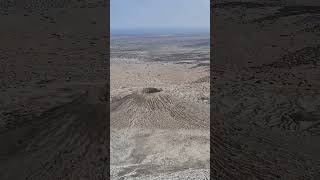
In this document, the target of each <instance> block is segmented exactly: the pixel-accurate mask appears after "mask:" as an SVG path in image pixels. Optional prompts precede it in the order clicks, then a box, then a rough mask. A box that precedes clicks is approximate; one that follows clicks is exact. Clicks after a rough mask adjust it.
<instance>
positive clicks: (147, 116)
mask: <svg viewBox="0 0 320 180" xmlns="http://www.w3.org/2000/svg"><path fill="white" fill-rule="evenodd" d="M111 127H114V128H127V127H135V128H160V129H162V128H163V129H175V128H177V129H195V128H196V129H198V128H200V129H209V115H208V111H205V109H204V108H201V107H200V106H197V105H195V104H190V103H187V102H184V101H181V100H179V99H177V98H175V97H173V96H171V95H170V94H168V93H165V92H164V91H162V89H158V88H144V89H142V90H140V91H137V92H134V93H132V94H129V95H127V96H125V97H123V98H121V99H118V100H115V101H113V102H112V103H111Z"/></svg>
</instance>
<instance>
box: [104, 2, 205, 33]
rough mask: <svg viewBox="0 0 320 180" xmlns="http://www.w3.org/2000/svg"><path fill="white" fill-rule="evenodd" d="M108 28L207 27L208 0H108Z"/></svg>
mask: <svg viewBox="0 0 320 180" xmlns="http://www.w3.org/2000/svg"><path fill="white" fill-rule="evenodd" d="M110 7H111V17H110V18H111V24H110V26H111V31H114V30H126V29H127V30H129V29H206V30H209V28H210V1H209V0H111V4H110Z"/></svg>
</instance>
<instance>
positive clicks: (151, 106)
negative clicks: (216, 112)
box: [111, 36, 210, 179]
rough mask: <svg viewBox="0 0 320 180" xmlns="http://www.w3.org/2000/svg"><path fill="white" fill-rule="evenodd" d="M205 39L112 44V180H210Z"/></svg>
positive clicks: (125, 40)
mask: <svg viewBox="0 0 320 180" xmlns="http://www.w3.org/2000/svg"><path fill="white" fill-rule="evenodd" d="M208 41H209V39H208V37H197V36H195V37H192V36H190V37H189V36H185V37H183V36H182V37H177V36H172V37H159V36H158V37H115V38H113V39H112V40H111V56H112V58H111V177H112V179H209V159H210V156H209V155H210V148H209V146H210V139H209V117H210V116H209V93H210V89H209V78H208V76H209V71H208V68H209V67H208V60H209V59H208V58H207V59H206V60H205V57H208V54H209V51H208V50H209V47H208ZM131 48H135V49H131ZM118 51H121V53H118ZM186 54H189V56H186ZM203 63H205V64H204V65H203ZM199 64H200V65H199ZM148 87H152V88H156V89H149V91H146V88H148ZM147 90H148V89H147Z"/></svg>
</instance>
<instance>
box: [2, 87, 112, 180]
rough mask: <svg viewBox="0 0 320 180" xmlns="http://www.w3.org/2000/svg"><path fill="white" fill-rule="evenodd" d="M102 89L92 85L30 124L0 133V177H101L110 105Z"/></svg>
mask: <svg viewBox="0 0 320 180" xmlns="http://www.w3.org/2000/svg"><path fill="white" fill-rule="evenodd" d="M102 92H104V89H100V88H96V87H94V88H92V89H90V90H88V91H86V92H83V93H82V94H81V95H79V97H77V98H76V99H74V101H72V102H70V103H67V104H64V105H62V106H59V107H56V108H54V109H51V110H49V111H47V112H45V113H43V114H42V115H41V116H40V117H39V118H37V119H35V120H33V121H32V122H31V123H30V124H27V125H25V126H24V127H20V128H17V129H16V130H12V131H9V132H7V133H4V134H0V140H1V142H2V143H3V142H4V144H2V145H1V147H0V157H1V161H0V179H2V180H5V179H8V180H9V179H32V180H34V179H83V178H84V179H103V177H105V178H106V177H107V174H106V173H107V169H106V167H107V164H108V159H109V150H108V144H107V142H108V137H109V133H108V131H107V128H108V116H107V114H108V113H107V111H108V109H109V108H108V106H107V105H108V103H107V102H106V101H103V98H101V96H99V95H100V94H101V93H102ZM17 142H20V143H17Z"/></svg>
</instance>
